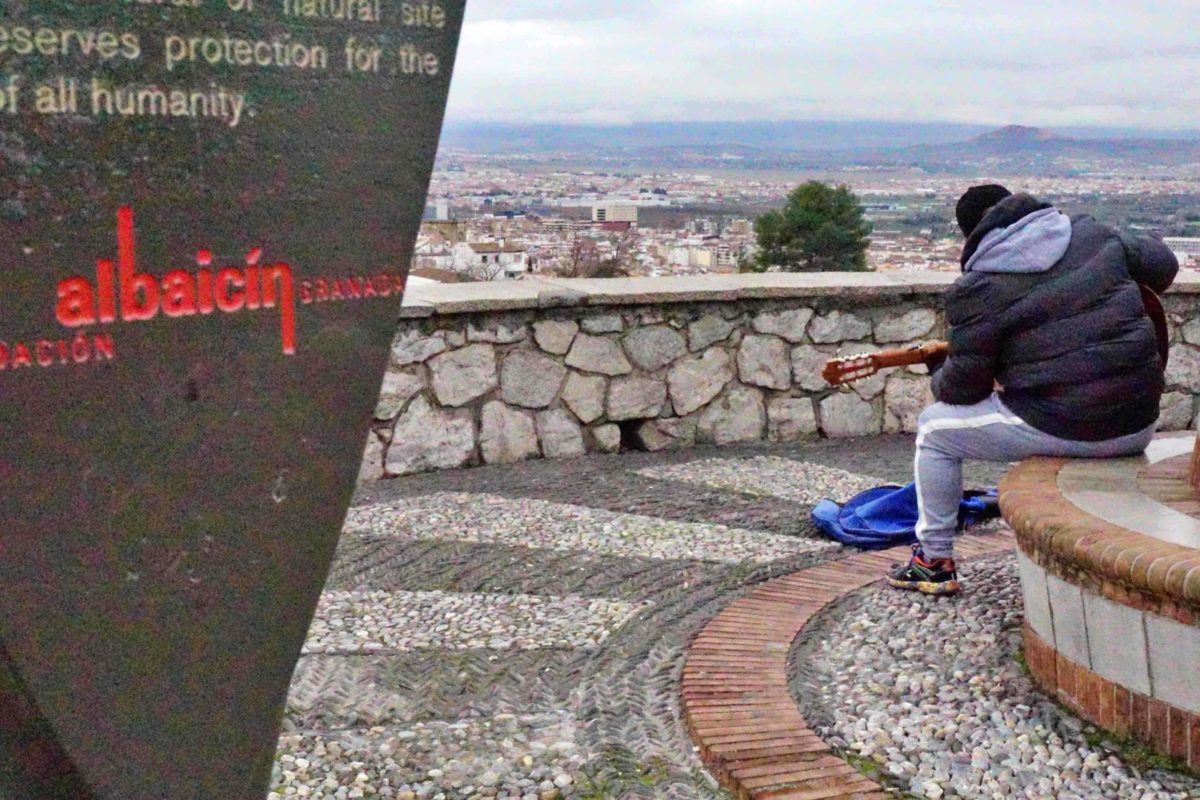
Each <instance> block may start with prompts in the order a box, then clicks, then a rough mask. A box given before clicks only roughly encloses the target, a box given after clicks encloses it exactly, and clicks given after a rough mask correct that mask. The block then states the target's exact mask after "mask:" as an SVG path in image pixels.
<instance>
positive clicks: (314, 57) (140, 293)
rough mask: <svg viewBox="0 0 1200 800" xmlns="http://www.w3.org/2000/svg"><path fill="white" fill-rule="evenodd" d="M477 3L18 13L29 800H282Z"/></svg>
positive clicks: (21, 544) (8, 447)
mask: <svg viewBox="0 0 1200 800" xmlns="http://www.w3.org/2000/svg"><path fill="white" fill-rule="evenodd" d="M464 4H465V0H428V1H427V2H426V1H421V0H414V2H401V0H88V1H87V2H80V1H79V0H0V480H2V481H3V483H2V486H3V490H2V491H0V797H2V798H5V800H24V798H47V797H64V798H65V797H70V798H105V800H107V799H108V798H113V799H114V800H116V799H119V800H138V799H139V798H147V799H148V800H149V799H153V800H160V799H161V798H188V800H197V799H204V798H220V799H221V800H231V799H234V800H242V798H253V797H262V796H264V795H265V794H266V791H267V789H268V783H269V780H270V774H271V766H272V761H273V758H274V753H275V743H276V737H277V734H278V725H279V722H280V720H281V716H282V713H283V706H284V701H285V699H286V693H287V687H288V682H289V678H290V676H291V672H292V669H293V666H294V664H295V661H296V658H297V657H298V655H299V652H300V647H301V644H302V642H303V640H304V636H305V632H306V630H307V628H308V625H309V622H310V620H311V617H312V614H313V610H314V608H315V606H316V602H317V598H318V595H319V593H320V591H321V587H322V584H323V582H324V579H325V576H326V572H327V570H328V567H329V563H330V560H331V558H332V554H333V551H334V546H335V544H336V541H337V537H338V532H339V529H340V526H341V524H342V519H343V516H344V514H345V511H346V507H347V505H348V503H349V500H350V495H351V493H352V491H353V487H354V481H355V477H356V475H357V472H358V467H359V459H360V456H361V454H362V450H363V444H364V442H365V441H366V433H367V426H368V424H369V421H370V418H371V412H372V409H373V407H374V404H375V399H376V396H377V394H378V389H379V384H380V380H381V377H382V375H383V371H384V366H385V362H386V360H387V358H388V352H389V344H390V342H391V339H392V334H393V329H394V323H395V320H396V318H397V312H398V310H399V305H400V297H401V294H402V292H403V287H404V279H405V276H406V274H407V266H408V263H409V258H410V254H411V250H412V245H413V241H414V239H415V236H416V229H417V225H418V224H419V219H420V217H421V212H422V209H423V207H424V202H425V193H426V189H427V187H428V181H429V175H430V171H431V169H432V163H433V159H434V155H435V152H436V148H437V140H438V134H439V130H440V127H441V122H442V114H443V110H444V106H445V100H446V93H447V89H448V87H449V83H450V75H451V71H452V68H453V64H454V57H455V53H456V49H457V42H458V33H459V29H460V27H461V23H462V15H463V10H464Z"/></svg>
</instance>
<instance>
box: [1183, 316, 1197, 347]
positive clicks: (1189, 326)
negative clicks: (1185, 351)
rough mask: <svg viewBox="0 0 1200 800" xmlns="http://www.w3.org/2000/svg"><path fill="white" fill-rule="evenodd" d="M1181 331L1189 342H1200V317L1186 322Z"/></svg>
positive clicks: (1184, 338)
mask: <svg viewBox="0 0 1200 800" xmlns="http://www.w3.org/2000/svg"><path fill="white" fill-rule="evenodd" d="M1180 333H1181V335H1182V336H1183V340H1184V341H1185V342H1187V343H1188V344H1200V319H1193V320H1189V321H1188V322H1186V323H1185V324H1184V325H1183V328H1182V330H1181V331H1180Z"/></svg>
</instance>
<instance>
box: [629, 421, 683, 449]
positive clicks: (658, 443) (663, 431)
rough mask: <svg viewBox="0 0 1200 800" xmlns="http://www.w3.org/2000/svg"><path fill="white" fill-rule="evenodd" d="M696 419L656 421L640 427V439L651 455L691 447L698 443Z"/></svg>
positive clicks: (645, 423)
mask: <svg viewBox="0 0 1200 800" xmlns="http://www.w3.org/2000/svg"><path fill="white" fill-rule="evenodd" d="M696 424H697V423H696V420H695V419H656V420H651V421H649V422H644V423H642V424H641V425H640V426H639V427H638V439H639V440H641V442H642V446H643V447H645V448H646V449H647V450H649V451H650V452H651V453H657V452H660V451H662V450H675V449H681V448H687V447H691V446H692V445H694V444H695V443H696Z"/></svg>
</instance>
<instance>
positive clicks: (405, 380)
mask: <svg viewBox="0 0 1200 800" xmlns="http://www.w3.org/2000/svg"><path fill="white" fill-rule="evenodd" d="M425 386H426V384H425V376H424V375H421V374H420V373H416V372H397V371H395V370H388V371H387V374H385V375H384V376H383V386H382V387H381V388H380V390H379V402H378V403H377V404H376V405H375V419H386V420H390V419H395V418H396V415H397V414H399V413H400V412H401V411H403V410H404V406H405V405H406V404H407V403H408V401H409V400H412V399H413V398H414V397H416V395H417V393H418V392H420V391H421V390H422V389H424V388H425Z"/></svg>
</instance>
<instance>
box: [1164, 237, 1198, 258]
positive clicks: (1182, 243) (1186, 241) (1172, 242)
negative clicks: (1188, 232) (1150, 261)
mask: <svg viewBox="0 0 1200 800" xmlns="http://www.w3.org/2000/svg"><path fill="white" fill-rule="evenodd" d="M1163 244H1165V245H1166V246H1167V247H1169V248H1171V252H1173V253H1174V254H1175V257H1176V258H1178V259H1179V263H1180V264H1186V263H1188V261H1189V260H1190V261H1200V237H1187V236H1167V237H1165V238H1163Z"/></svg>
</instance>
